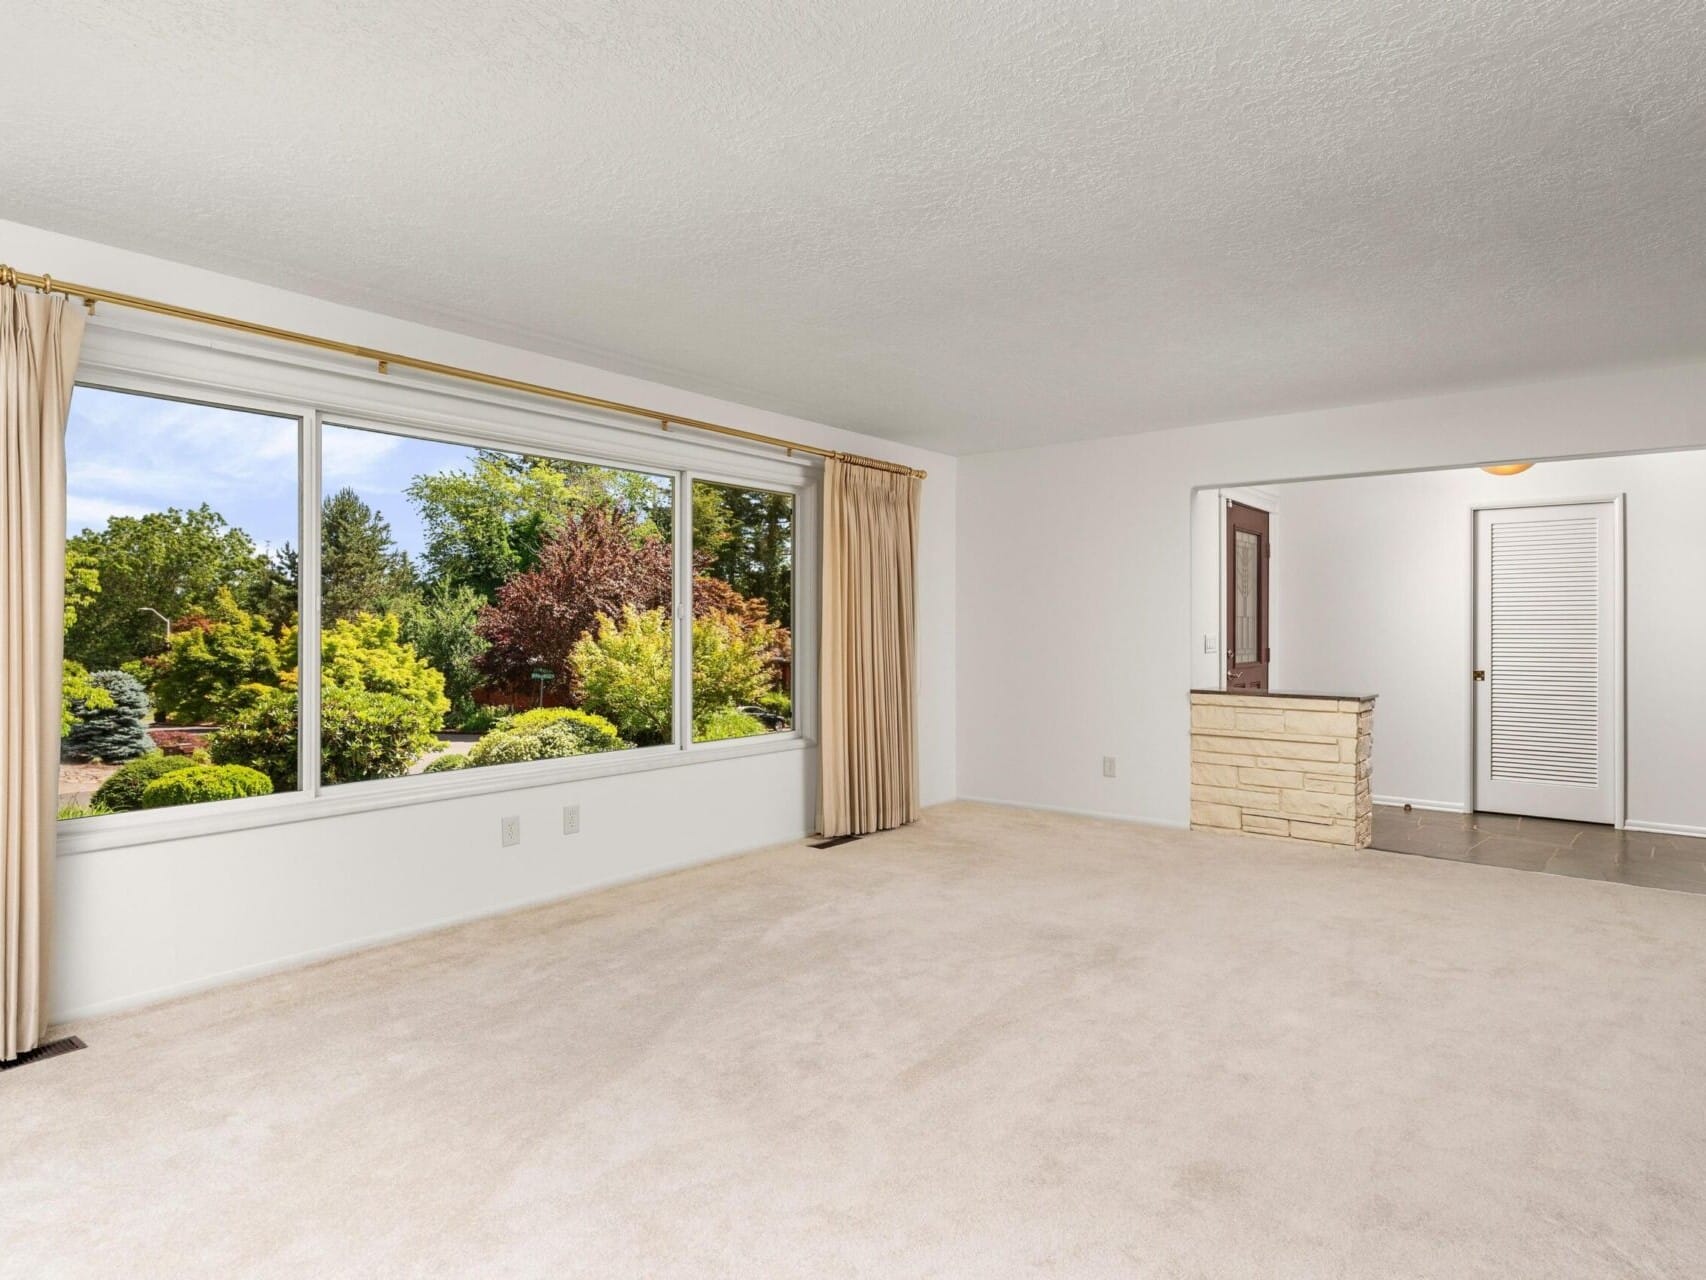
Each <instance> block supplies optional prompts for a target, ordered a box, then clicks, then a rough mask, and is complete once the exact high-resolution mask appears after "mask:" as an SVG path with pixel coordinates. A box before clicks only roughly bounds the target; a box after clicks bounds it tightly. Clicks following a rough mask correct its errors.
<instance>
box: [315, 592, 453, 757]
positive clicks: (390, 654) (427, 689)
mask: <svg viewBox="0 0 1706 1280" xmlns="http://www.w3.org/2000/svg"><path fill="white" fill-rule="evenodd" d="M400 632H401V624H400V623H399V622H398V621H397V618H396V616H395V615H393V614H372V613H364V614H360V615H358V616H356V617H354V618H341V619H339V620H338V621H337V622H336V623H334V624H333V625H332V626H331V627H329V628H323V629H322V631H321V633H320V636H321V639H320V683H321V685H322V687H323V688H327V689H359V690H362V691H363V692H366V693H384V694H395V695H397V696H399V697H402V698H405V699H407V700H408V702H409V703H410V705H411V706H412V707H413V708H414V709H415V710H416V711H417V712H418V713H419V715H420V719H421V724H422V725H423V726H425V728H426V732H427V734H428V736H429V737H430V736H431V734H433V733H435V732H436V731H437V730H438V729H439V728H440V727H441V726H442V725H443V723H444V713H445V712H446V711H448V710H450V703H449V701H448V700H447V699H446V698H445V696H444V676H443V675H442V674H440V673H439V672H437V671H435V670H433V668H432V667H431V665H429V664H428V663H427V662H426V661H424V660H423V659H422V658H421V656H420V655H419V654H418V653H416V652H415V650H414V647H413V646H412V645H408V644H404V643H403V641H402V639H401V635H400Z"/></svg>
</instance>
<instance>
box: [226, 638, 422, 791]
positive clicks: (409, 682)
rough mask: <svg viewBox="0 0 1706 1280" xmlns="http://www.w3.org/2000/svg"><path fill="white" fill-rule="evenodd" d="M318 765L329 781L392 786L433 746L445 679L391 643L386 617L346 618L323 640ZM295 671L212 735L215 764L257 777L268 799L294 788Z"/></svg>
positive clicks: (405, 648)
mask: <svg viewBox="0 0 1706 1280" xmlns="http://www.w3.org/2000/svg"><path fill="white" fill-rule="evenodd" d="M320 672H321V687H320V708H321V720H320V760H321V769H322V773H323V775H324V777H325V780H326V781H327V782H331V783H338V782H359V781H363V780H365V779H368V778H394V777H398V776H401V775H402V774H405V773H407V772H408V771H409V767H410V766H411V765H413V764H414V762H415V761H416V760H418V759H419V758H420V757H421V755H422V754H424V753H425V752H426V751H427V750H428V749H430V748H431V747H432V746H433V745H434V744H435V743H436V741H437V739H436V737H435V736H434V735H435V734H436V733H437V731H438V729H439V728H440V727H441V726H442V725H443V723H444V713H445V711H447V710H448V709H449V706H450V704H449V703H448V702H447V701H446V700H445V697H444V677H443V676H442V675H440V674H439V673H438V672H437V671H435V670H433V669H432V667H430V666H429V665H427V663H426V662H424V661H422V660H421V658H420V656H419V655H418V654H417V653H416V652H415V650H414V649H413V648H412V647H411V646H409V645H407V644H404V643H402V642H401V641H400V640H399V638H398V623H397V619H396V618H395V617H392V616H389V615H374V614H361V615H359V616H357V617H354V618H343V619H340V620H339V621H338V622H336V623H334V624H333V625H332V626H331V627H329V628H327V629H326V630H325V631H324V632H322V634H321V642H320ZM297 732H298V729H297V709H296V672H295V671H287V672H285V673H284V674H283V676H282V677H281V681H280V687H279V688H276V689H261V690H258V691H257V693H256V696H255V698H254V701H253V702H252V703H251V704H250V705H248V706H245V707H244V708H243V709H242V710H241V711H239V712H238V713H237V714H236V715H235V716H233V717H232V718H231V719H230V721H229V722H228V723H226V724H224V725H221V726H220V728H219V730H218V732H216V733H215V734H214V735H213V738H212V742H211V744H210V751H211V754H212V756H213V760H214V762H215V763H217V764H244V765H248V766H250V767H251V768H254V769H259V770H260V771H261V772H262V773H264V774H266V775H267V777H268V778H270V779H271V780H272V784H273V787H274V789H275V790H278V791H291V790H294V789H295V788H296V740H297Z"/></svg>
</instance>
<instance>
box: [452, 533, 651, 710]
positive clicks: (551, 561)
mask: <svg viewBox="0 0 1706 1280" xmlns="http://www.w3.org/2000/svg"><path fill="white" fill-rule="evenodd" d="M672 556H673V553H672V551H671V549H670V547H669V544H668V543H666V542H663V541H662V540H661V539H658V538H644V537H641V536H640V535H639V533H638V532H637V530H636V528H635V522H634V519H633V517H632V516H630V515H628V514H626V513H625V512H622V511H619V510H617V509H616V508H614V507H593V508H591V509H589V510H586V511H583V512H581V513H580V514H579V515H578V516H577V517H576V518H574V519H572V520H570V521H568V522H567V523H566V524H565V525H564V526H563V528H562V531H561V532H559V533H558V534H557V536H556V537H555V538H554V539H552V540H551V541H550V542H548V543H547V544H546V545H545V546H544V547H543V548H541V550H540V552H539V560H538V563H537V564H536V565H535V566H534V567H533V568H532V569H530V570H528V571H527V572H526V573H518V574H516V575H515V576H514V577H513V578H511V579H509V581H507V582H505V583H504V584H503V585H502V586H501V587H499V588H498V592H497V596H496V598H495V599H494V600H493V601H492V603H491V604H489V605H487V606H486V607H485V608H484V609H482V610H480V618H479V621H478V623H476V630H477V631H478V632H479V634H480V636H481V638H482V639H484V640H485V641H486V643H487V644H488V645H489V646H490V648H488V649H487V650H486V651H485V652H484V653H482V654H481V655H480V656H479V657H478V658H476V659H475V660H474V661H475V664H476V665H477V666H478V667H479V669H480V671H481V673H482V674H483V675H484V676H485V677H486V680H487V682H488V684H489V685H490V686H492V687H494V688H496V689H499V690H502V691H503V692H505V693H508V694H511V695H524V694H527V693H529V692H531V691H532V690H533V684H532V673H533V671H534V670H535V669H536V668H544V669H548V670H549V671H550V672H551V673H552V675H553V676H555V677H556V679H555V681H554V685H553V688H552V689H551V690H550V692H551V693H553V694H555V695H558V698H561V697H564V696H570V697H572V695H573V691H572V690H571V688H570V684H569V682H570V681H571V680H572V679H573V669H572V668H571V666H570V663H569V651H570V650H571V649H573V648H574V645H575V641H576V640H579V639H580V638H581V637H582V636H583V635H585V634H586V633H587V632H589V631H591V630H592V629H593V626H594V624H595V622H596V620H597V618H598V615H599V614H601V613H603V614H608V615H610V616H611V617H620V616H621V613H622V606H623V605H625V604H626V605H632V606H633V607H634V608H636V609H657V608H663V607H667V606H668V604H669V602H670V579H671V567H670V562H671V559H672Z"/></svg>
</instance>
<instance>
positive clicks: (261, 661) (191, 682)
mask: <svg viewBox="0 0 1706 1280" xmlns="http://www.w3.org/2000/svg"><path fill="white" fill-rule="evenodd" d="M286 656H287V657H291V656H294V655H286ZM284 665H285V664H284V663H281V662H280V653H279V644H278V641H277V640H276V639H274V637H273V634H272V628H271V627H270V626H269V625H268V623H267V621H266V619H264V618H261V617H257V616H256V615H254V614H252V613H249V612H248V611H247V610H245V609H243V608H241V607H239V605H238V604H237V601H236V600H235V599H234V598H233V597H232V595H231V593H230V592H229V591H227V590H224V589H221V590H220V592H219V594H218V596H217V598H216V599H215V601H214V604H213V608H212V610H211V611H210V613H209V614H208V615H207V616H204V617H203V616H198V617H197V618H196V619H195V620H194V621H192V622H191V623H189V624H188V625H185V626H181V627H179V628H178V629H177V630H176V631H175V632H173V634H172V643H171V646H170V647H169V648H168V649H167V650H166V652H165V654H164V655H163V656H161V657H160V658H158V659H157V660H156V662H155V668H154V703H155V706H156V707H157V708H158V709H159V712H160V714H161V716H162V717H163V718H164V719H165V720H167V721H168V722H169V723H171V724H202V723H204V722H206V721H209V720H218V719H221V718H223V717H225V716H228V715H230V714H231V713H232V712H234V711H236V710H237V709H238V708H239V707H240V706H242V705H243V704H244V703H245V702H248V701H252V700H253V691H254V687H255V686H257V685H259V686H276V685H277V684H278V683H279V676H280V672H281V670H282V669H283V666H284Z"/></svg>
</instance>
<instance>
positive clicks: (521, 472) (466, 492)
mask: <svg viewBox="0 0 1706 1280" xmlns="http://www.w3.org/2000/svg"><path fill="white" fill-rule="evenodd" d="M408 494H409V497H410V499H411V500H412V501H413V502H414V504H415V506H416V508H417V509H418V510H419V511H420V514H421V519H422V522H423V523H424V524H425V525H426V533H427V545H426V552H425V560H426V564H427V567H428V569H429V570H430V571H431V576H433V577H434V578H436V579H438V580H440V581H443V582H446V583H448V584H450V585H452V586H466V587H469V588H471V589H472V590H474V591H475V592H477V593H478V594H479V595H480V597H481V598H482V599H486V600H490V599H491V598H493V596H495V595H496V593H497V590H498V588H499V587H500V586H502V585H503V584H504V583H505V582H507V581H508V580H509V579H510V578H512V577H514V576H515V575H516V574H518V573H523V572H526V571H527V570H529V569H531V568H533V567H534V566H535V565H536V564H537V563H538V560H539V553H540V550H541V548H543V547H544V546H545V545H546V544H547V543H549V542H551V541H552V540H553V539H554V538H555V537H556V536H557V535H558V534H559V533H560V532H561V531H562V529H563V528H564V526H565V525H566V524H567V523H568V522H569V521H570V519H571V518H572V517H574V516H576V515H578V514H581V513H584V512H586V511H589V510H591V509H593V508H595V507H603V508H612V509H615V510H617V511H620V512H621V513H622V514H623V515H624V516H626V517H627V518H628V519H627V523H628V524H629V526H630V527H631V528H632V529H633V530H634V536H635V537H636V538H647V539H649V538H665V539H667V538H668V537H669V531H670V510H671V508H670V491H669V483H668V481H666V480H661V479H659V478H658V477H655V476H650V475H645V474H643V473H640V472H634V471H620V470H615V469H613V468H610V467H598V466H592V465H590V464H588V463H582V462H568V461H564V460H563V459H559V458H538V457H531V456H526V455H518V454H511V453H501V452H498V451H497V450H492V449H482V450H480V451H479V452H478V453H477V454H475V456H474V460H473V463H472V464H471V465H470V466H469V468H468V469H466V470H462V471H445V472H438V473H435V474H433V475H428V476H418V477H416V479H415V480H414V482H413V483H412V484H410V485H409V489H408Z"/></svg>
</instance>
